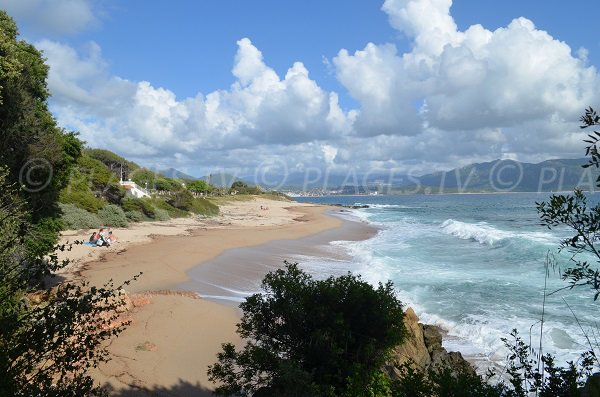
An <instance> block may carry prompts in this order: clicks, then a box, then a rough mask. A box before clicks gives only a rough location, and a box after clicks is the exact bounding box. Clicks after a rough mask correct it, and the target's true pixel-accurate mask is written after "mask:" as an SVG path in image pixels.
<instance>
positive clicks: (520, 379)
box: [502, 330, 595, 397]
mask: <svg viewBox="0 0 600 397" xmlns="http://www.w3.org/2000/svg"><path fill="white" fill-rule="evenodd" d="M510 335H511V338H512V340H509V339H507V338H503V339H502V341H503V342H504V344H505V346H506V347H507V348H508V350H509V356H508V359H509V362H508V366H507V373H508V375H509V376H510V383H511V385H512V390H510V391H509V392H507V393H506V394H503V395H507V396H515V397H526V396H528V395H530V394H531V393H536V395H538V396H540V397H571V396H579V395H580V388H581V387H583V386H584V385H585V381H586V379H587V378H588V377H589V376H590V375H591V374H592V369H593V367H594V360H595V357H594V354H593V352H585V353H583V354H582V355H581V358H580V360H579V363H578V365H575V364H574V363H573V362H568V363H567V367H565V368H563V367H557V366H556V364H555V363H554V357H553V356H552V355H550V354H546V355H544V356H542V358H541V360H540V359H538V356H537V355H536V354H535V351H534V350H533V349H532V348H531V346H529V345H527V344H526V343H525V342H523V340H522V339H521V337H520V336H519V335H518V333H517V330H513V331H512V333H511V334H510Z"/></svg>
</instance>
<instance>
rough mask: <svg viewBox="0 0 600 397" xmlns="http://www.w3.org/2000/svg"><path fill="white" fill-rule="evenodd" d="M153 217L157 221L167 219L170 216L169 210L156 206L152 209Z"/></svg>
mask: <svg viewBox="0 0 600 397" xmlns="http://www.w3.org/2000/svg"><path fill="white" fill-rule="evenodd" d="M154 219H156V220H157V221H168V220H169V219H171V217H170V216H169V212H168V211H167V210H163V209H161V208H156V209H155V210H154Z"/></svg>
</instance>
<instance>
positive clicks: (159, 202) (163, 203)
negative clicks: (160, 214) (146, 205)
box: [151, 196, 189, 218]
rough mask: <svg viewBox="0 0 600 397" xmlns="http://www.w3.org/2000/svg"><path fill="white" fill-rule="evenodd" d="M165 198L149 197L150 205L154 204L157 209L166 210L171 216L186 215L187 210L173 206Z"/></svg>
mask: <svg viewBox="0 0 600 397" xmlns="http://www.w3.org/2000/svg"><path fill="white" fill-rule="evenodd" d="M167 199H168V196H167V198H164V197H154V198H152V199H151V202H152V205H154V207H155V208H157V209H162V210H165V211H167V212H168V214H169V216H170V217H171V218H183V217H186V216H188V215H189V214H188V212H187V211H184V210H180V209H179V208H175V207H173V206H172V205H171V204H169V203H168V202H167Z"/></svg>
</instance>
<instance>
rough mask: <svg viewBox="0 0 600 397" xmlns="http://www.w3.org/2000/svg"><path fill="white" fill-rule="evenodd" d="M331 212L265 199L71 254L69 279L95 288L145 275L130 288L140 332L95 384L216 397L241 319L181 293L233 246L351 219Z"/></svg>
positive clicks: (132, 332) (144, 227)
mask: <svg viewBox="0 0 600 397" xmlns="http://www.w3.org/2000/svg"><path fill="white" fill-rule="evenodd" d="M261 206H262V207H263V208H265V207H266V208H268V209H261ZM327 208H328V207H323V206H314V205H308V204H298V203H291V202H282V201H272V200H264V199H254V200H251V201H244V202H234V203H233V204H231V205H225V206H222V207H221V215H219V216H217V217H214V218H196V219H192V218H190V219H182V220H181V219H177V220H172V221H168V222H153V223H143V224H136V225H134V226H133V227H130V228H128V229H123V230H115V234H117V235H118V236H119V242H118V243H117V244H114V245H113V246H111V247H110V248H102V247H90V246H86V245H84V246H77V247H75V249H73V250H72V251H70V252H68V253H65V254H64V255H63V257H69V258H70V259H71V260H73V261H74V264H73V265H71V266H70V267H69V269H68V271H67V272H65V273H63V274H62V276H63V277H65V278H81V279H85V280H86V281H89V282H90V283H91V284H92V285H102V284H104V283H106V282H107V281H108V280H110V279H112V280H114V281H115V282H116V283H121V282H123V281H125V280H127V279H130V278H132V277H133V276H134V275H136V274H138V273H143V274H142V276H141V277H140V278H139V279H138V280H137V281H135V282H133V283H132V284H131V285H129V286H127V287H126V290H127V292H128V293H129V294H130V297H131V299H132V301H133V304H132V305H131V307H132V309H131V310H130V311H129V312H128V313H127V316H128V317H129V318H130V319H131V320H132V324H131V325H130V326H129V327H128V328H127V329H126V330H125V331H124V332H123V334H122V335H120V336H119V337H118V338H117V339H115V340H113V341H112V342H111V344H110V346H109V350H110V352H111V353H112V356H113V357H114V358H113V360H112V361H111V362H109V363H108V364H104V365H102V366H100V368H99V369H98V370H97V371H96V372H95V374H94V376H95V378H96V379H97V381H98V382H100V383H101V384H105V385H108V386H109V387H111V388H112V392H111V395H114V396H149V395H160V396H162V395H165V396H187V395H195V396H203V395H207V396H208V395H211V394H210V390H212V389H213V385H212V383H210V382H209V381H208V379H207V375H206V369H207V366H208V365H209V364H212V363H214V362H215V361H216V353H217V352H218V351H220V349H221V347H220V346H221V343H223V342H233V343H235V344H237V345H239V344H240V343H241V341H240V340H239V338H238V336H237V334H236V333H235V329H236V328H235V324H236V323H237V321H238V320H239V313H238V312H237V311H236V309H235V308H232V307H227V306H224V305H220V304H217V303H214V302H210V301H207V300H205V299H198V298H197V297H196V296H195V295H194V294H189V293H188V294H186V293H181V292H174V291H177V290H178V288H177V286H180V285H181V284H182V283H183V282H185V281H186V280H187V276H186V271H188V270H190V269H191V268H193V267H195V266H198V265H199V264H200V263H202V262H204V261H207V260H209V259H212V258H215V257H216V256H218V255H219V254H221V253H222V252H223V251H225V250H227V249H230V248H234V247H250V246H256V245H260V244H264V243H266V242H269V241H274V240H293V239H298V238H301V237H305V236H309V235H313V234H316V233H319V232H322V231H325V230H330V229H335V228H338V227H340V226H341V225H342V224H343V221H342V220H341V219H339V218H336V217H331V216H327V215H326V213H325V212H326V210H327ZM91 232H92V231H79V232H66V233H65V234H64V235H63V242H67V241H69V240H70V241H73V240H74V239H79V240H82V239H87V236H89V235H90V234H91ZM134 392H135V393H134Z"/></svg>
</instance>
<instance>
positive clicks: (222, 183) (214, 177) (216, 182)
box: [198, 172, 254, 188]
mask: <svg viewBox="0 0 600 397" xmlns="http://www.w3.org/2000/svg"><path fill="white" fill-rule="evenodd" d="M198 179H202V180H203V181H206V182H208V183H210V184H211V185H213V186H214V187H222V188H229V187H231V185H232V184H233V182H236V181H242V182H245V183H246V184H247V185H248V186H254V183H252V182H249V181H247V180H244V179H241V178H238V177H237V176H235V175H232V174H227V173H225V172H216V173H212V174H210V175H206V176H203V177H200V178H198Z"/></svg>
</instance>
